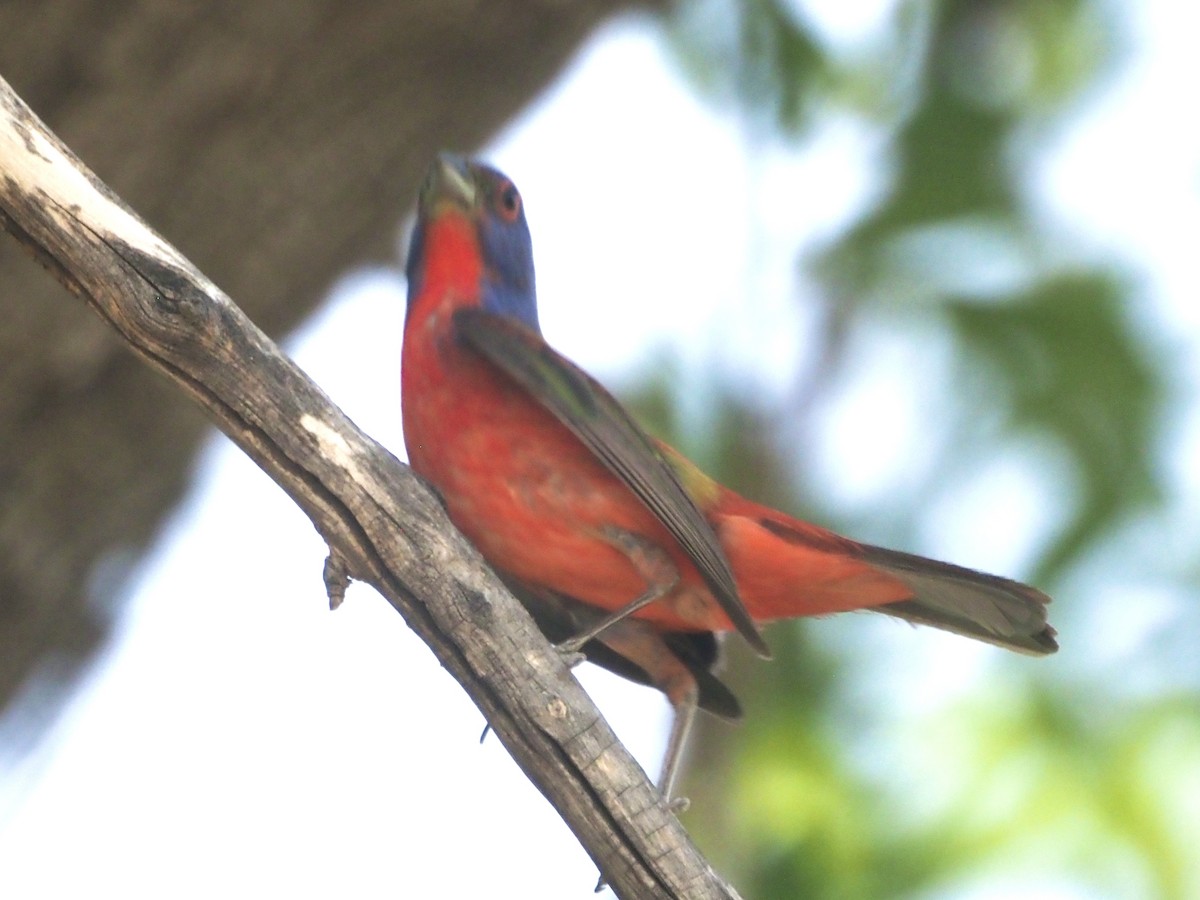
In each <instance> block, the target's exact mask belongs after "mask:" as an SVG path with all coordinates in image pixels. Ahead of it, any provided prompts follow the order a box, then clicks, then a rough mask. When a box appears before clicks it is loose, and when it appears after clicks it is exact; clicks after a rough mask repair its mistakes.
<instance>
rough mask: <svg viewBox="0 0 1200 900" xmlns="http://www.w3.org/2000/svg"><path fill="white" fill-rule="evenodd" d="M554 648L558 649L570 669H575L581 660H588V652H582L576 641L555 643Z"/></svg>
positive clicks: (559, 654) (565, 664) (564, 663)
mask: <svg viewBox="0 0 1200 900" xmlns="http://www.w3.org/2000/svg"><path fill="white" fill-rule="evenodd" d="M554 649H555V650H557V651H558V656H559V658H560V659H561V660H562V661H563V665H564V666H566V667H567V668H568V669H574V668H575V667H576V666H577V665H579V664H580V663H581V662H585V661H586V660H587V654H585V653H580V652H579V647H577V646H575V642H574V641H563V642H562V643H561V644H555V645H554Z"/></svg>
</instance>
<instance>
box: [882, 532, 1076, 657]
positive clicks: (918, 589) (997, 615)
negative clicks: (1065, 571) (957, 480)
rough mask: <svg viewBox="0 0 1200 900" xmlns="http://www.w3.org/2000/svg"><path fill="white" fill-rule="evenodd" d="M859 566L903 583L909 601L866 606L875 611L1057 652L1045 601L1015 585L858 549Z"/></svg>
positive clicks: (1040, 652) (1032, 650)
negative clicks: (884, 573)
mask: <svg viewBox="0 0 1200 900" xmlns="http://www.w3.org/2000/svg"><path fill="white" fill-rule="evenodd" d="M860 558H861V559H862V560H863V562H866V563H868V564H870V565H871V566H873V567H875V568H878V569H881V570H882V571H884V572H887V573H888V574H889V575H891V576H893V577H894V578H896V579H897V580H899V581H901V582H903V583H904V584H906V585H907V586H908V587H909V589H910V590H911V591H912V592H913V596H912V598H911V599H907V600H899V601H896V602H894V603H887V604H884V605H882V606H875V607H872V610H873V611H875V612H881V613H885V614H887V615H889V616H896V617H897V618H900V619H905V620H907V621H909V622H915V623H918V624H921V625H933V626H934V627H936V628H942V629H945V630H946V631H952V632H954V633H956V634H961V635H965V636H966V637H971V638H976V639H977V640H981V641H987V642H988V643H991V644H996V645H998V646H1000V647H1006V648H1008V649H1009V650H1016V651H1018V652H1021V653H1029V654H1032V655H1036V656H1044V655H1046V654H1049V653H1054V652H1055V651H1056V650H1057V649H1058V642H1057V641H1056V640H1055V631H1054V628H1053V627H1052V626H1050V625H1049V624H1048V623H1047V622H1046V604H1048V603H1049V602H1050V598H1049V597H1047V596H1046V595H1045V594H1043V593H1042V592H1041V591H1039V590H1038V589H1037V588H1033V587H1030V586H1029V585H1027V584H1021V582H1019V581H1012V580H1010V579H1008V578H1001V577H1000V576H998V575H988V574H985V573H983V572H977V571H975V570H974V569H968V568H965V567H963V566H956V565H953V564H951V563H944V562H937V561H936V560H932V559H926V558H925V557H923V556H915V555H913V554H911V553H902V552H900V551H898V550H886V549H884V548H882V547H873V546H870V545H860Z"/></svg>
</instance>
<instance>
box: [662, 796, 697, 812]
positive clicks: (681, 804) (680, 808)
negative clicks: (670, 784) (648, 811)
mask: <svg viewBox="0 0 1200 900" xmlns="http://www.w3.org/2000/svg"><path fill="white" fill-rule="evenodd" d="M663 801H664V802H665V803H666V805H667V812H669V813H671V814H672V815H676V816H677V815H679V814H680V813H681V812H687V809H688V807H689V806H691V805H692V801H691V800H689V799H688V798H687V797H672V798H671V799H669V800H668V799H667V798H666V797H663Z"/></svg>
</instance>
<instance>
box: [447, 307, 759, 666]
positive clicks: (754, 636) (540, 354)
mask: <svg viewBox="0 0 1200 900" xmlns="http://www.w3.org/2000/svg"><path fill="white" fill-rule="evenodd" d="M454 325H455V328H456V329H457V331H458V334H459V335H460V336H461V337H462V339H463V340H464V341H466V343H467V344H468V345H469V346H470V347H472V348H473V349H474V350H475V351H477V352H478V353H480V354H481V355H482V356H483V357H484V358H486V359H487V360H488V361H489V362H491V363H492V364H493V365H495V366H496V367H497V368H499V369H500V370H501V371H502V372H504V373H505V374H506V375H508V376H509V377H510V378H512V379H513V380H514V381H515V382H516V383H517V384H519V385H520V386H521V387H523V388H524V389H525V390H526V391H528V392H529V394H530V396H532V397H533V398H534V399H535V400H537V401H538V402H539V403H540V404H542V406H544V407H545V408H546V409H547V410H548V411H549V412H550V413H552V414H553V415H554V417H555V418H557V419H558V420H559V421H560V422H562V423H563V424H564V425H565V426H566V427H567V428H569V429H570V430H571V432H572V433H573V434H574V435H575V436H576V437H578V438H579V439H580V440H581V441H582V442H583V444H584V446H586V447H587V448H588V449H589V450H590V451H591V452H592V453H594V454H595V455H596V458H597V459H599V460H600V461H601V462H602V463H603V464H604V465H605V466H606V467H607V468H608V469H609V471H611V472H612V473H613V474H614V475H616V476H617V477H618V478H620V479H621V481H623V482H624V483H625V484H626V486H628V487H629V489H630V490H631V491H633V493H634V495H635V496H637V498H638V499H639V500H641V502H642V503H643V504H645V505H646V507H647V508H648V509H649V510H650V511H651V512H652V513H654V515H655V517H657V518H658V520H659V521H660V522H662V523H663V525H664V526H666V528H667V530H668V531H669V532H670V533H671V535H672V536H673V537H674V538H675V540H677V541H678V542H679V545H680V546H681V547H682V548H683V550H684V552H685V553H686V554H687V555H688V558H689V559H690V560H691V561H692V563H693V564H694V565H695V566H696V568H697V569H698V570H699V572H700V575H701V576H702V577H703V578H704V581H705V583H706V584H707V585H708V586H709V588H710V589H711V590H712V593H713V596H714V597H715V598H716V600H717V603H718V604H720V606H721V609H722V610H724V611H725V614H726V615H727V616H729V620H730V621H731V622H732V623H733V625H734V627H735V628H736V629H737V630H738V632H739V633H741V635H742V636H743V637H744V638H745V639H746V640H747V641H748V642H749V643H750V646H752V647H753V648H754V649H755V650H756V651H757V652H758V653H759V654H761V655H762V656H770V651H769V650H768V649H767V645H766V643H765V642H764V641H763V639H762V635H761V634H759V631H758V627H757V626H756V625H755V624H754V620H753V619H752V618H750V614H749V612H747V611H746V607H745V606H744V605H743V604H742V601H741V597H740V596H739V595H738V590H737V585H736V583H735V582H734V578H733V572H732V571H731V570H730V567H729V561H728V560H727V559H726V558H725V553H724V551H723V550H722V549H721V545H720V543H719V542H718V541H717V536H716V535H715V534H714V533H713V530H712V528H711V527H709V524H708V522H707V521H705V519H704V514H703V513H702V512H701V511H700V509H699V508H698V507H697V506H696V503H695V501H694V500H692V498H691V496H690V495H689V494H688V493H687V491H686V490H684V488H683V485H682V484H680V482H679V477H678V476H677V475H676V473H675V471H674V469H672V468H671V466H670V465H669V464H668V463H667V461H666V460H665V459H664V458H663V456H662V454H661V453H660V452H659V450H658V448H657V447H655V445H654V444H653V442H652V441H651V440H650V438H649V437H647V436H646V433H645V432H644V431H642V429H641V427H640V426H639V425H638V424H637V423H636V422H635V421H634V420H633V418H632V417H631V416H630V415H629V413H627V412H626V411H625V409H624V408H623V407H622V406H621V404H619V403H618V402H617V401H616V400H615V399H614V398H613V396H612V395H611V394H610V393H608V391H606V390H605V389H604V387H603V386H602V385H601V384H600V383H599V382H597V381H596V380H595V379H594V378H592V377H591V376H590V375H588V374H587V373H586V372H584V371H583V370H582V369H580V368H579V367H578V366H576V365H575V364H574V363H572V362H571V361H570V360H568V359H567V358H566V357H564V356H562V355H561V354H559V353H557V352H556V351H555V350H554V349H553V348H552V347H550V346H549V345H548V344H547V343H546V342H545V341H544V340H542V338H541V336H540V335H538V334H537V333H535V332H534V331H531V330H530V329H529V328H527V327H526V326H524V325H521V324H520V323H518V322H514V321H512V320H511V319H508V318H506V317H504V316H499V315H496V314H494V313H490V312H488V311H486V310H483V309H478V308H474V309H460V310H458V311H457V312H456V313H455V314H454ZM630 599H631V600H632V599H633V598H630Z"/></svg>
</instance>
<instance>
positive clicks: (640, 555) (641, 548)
mask: <svg viewBox="0 0 1200 900" xmlns="http://www.w3.org/2000/svg"><path fill="white" fill-rule="evenodd" d="M604 537H605V539H607V540H608V542H609V543H611V544H612V545H613V546H614V547H616V548H617V549H618V550H620V551H621V552H622V553H624V554H625V555H626V556H627V557H629V561H630V562H631V563H633V566H634V568H635V569H637V571H638V574H639V575H641V576H642V577H643V578H645V579H646V583H647V585H648V586H647V588H646V591H645V592H644V593H643V594H642V595H641V596H639V597H635V598H634V599H633V600H632V601H631V602H629V603H627V604H626V605H625V606H622V607H621V608H620V609H618V610H617V611H616V612H612V613H609V614H608V615H606V616H605V617H604V618H602V619H600V620H599V621H598V622H595V623H593V624H592V625H590V626H589V627H587V628H585V629H584V630H583V631H581V632H579V634H577V635H575V636H574V637H572V638H569V639H568V640H565V641H563V642H562V643H561V644H558V645H557V648H558V651H559V652H560V653H562V654H564V655H566V656H574V655H576V654H578V653H579V649H580V648H581V647H582V646H583V645H584V644H586V643H587V642H588V641H590V640H592V639H593V638H598V637H600V636H601V635H603V634H604V632H606V631H607V630H608V629H610V628H612V626H614V625H616V624H617V623H618V622H620V621H621V620H622V619H626V618H628V617H629V616H631V615H633V614H634V613H635V612H637V611H638V610H639V609H641V608H642V607H644V606H649V605H650V604H651V603H653V602H654V601H655V600H659V599H661V598H663V597H665V596H666V595H667V594H669V593H670V592H671V591H672V590H674V588H675V585H677V584H678V583H679V570H678V569H677V568H675V564H674V563H673V562H671V558H670V557H669V556H667V554H665V553H664V552H663V551H662V550H661V549H660V548H659V547H658V546H656V545H655V544H652V543H650V541H648V540H646V539H645V538H644V537H641V536H639V535H636V534H634V533H633V532H630V531H625V530H624V529H621V528H606V529H605V530H604Z"/></svg>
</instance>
